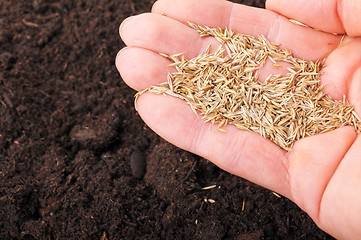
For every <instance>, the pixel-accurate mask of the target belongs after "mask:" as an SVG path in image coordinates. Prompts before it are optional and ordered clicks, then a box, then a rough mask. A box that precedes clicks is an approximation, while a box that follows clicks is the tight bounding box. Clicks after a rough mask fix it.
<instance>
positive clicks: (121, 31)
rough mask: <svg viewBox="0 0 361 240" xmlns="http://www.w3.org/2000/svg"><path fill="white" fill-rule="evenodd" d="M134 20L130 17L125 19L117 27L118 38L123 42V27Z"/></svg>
mask: <svg viewBox="0 0 361 240" xmlns="http://www.w3.org/2000/svg"><path fill="white" fill-rule="evenodd" d="M132 18H134V16H130V17H127V18H126V19H124V20H123V22H121V24H120V25H119V36H120V38H121V39H122V40H123V41H124V31H123V30H124V26H125V25H127V23H128V22H129V21H130V20H131V19H132Z"/></svg>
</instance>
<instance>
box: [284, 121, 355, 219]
mask: <svg viewBox="0 0 361 240" xmlns="http://www.w3.org/2000/svg"><path fill="white" fill-rule="evenodd" d="M355 138H356V133H355V130H354V128H353V127H343V128H339V129H336V130H335V131H331V132H328V133H324V134H320V135H316V136H312V137H308V138H304V139H301V140H299V141H297V142H296V143H295V145H294V147H293V148H292V150H291V151H290V152H289V154H288V158H286V161H285V166H286V167H287V169H288V173H289V181H290V185H291V194H292V199H293V201H295V202H296V203H297V204H298V205H299V206H300V207H301V208H302V209H303V210H305V211H306V212H307V213H308V214H309V215H310V216H311V217H312V219H313V220H314V221H316V223H318V222H319V221H318V220H319V219H318V216H319V207H320V202H321V199H322V196H323V193H324V191H325V189H326V187H327V184H328V183H329V181H330V179H331V177H332V175H333V174H334V172H335V171H336V169H337V166H338V165H339V163H340V162H341V160H342V158H343V156H344V155H345V154H346V152H347V150H348V149H349V148H350V146H351V145H352V143H353V142H354V140H355Z"/></svg>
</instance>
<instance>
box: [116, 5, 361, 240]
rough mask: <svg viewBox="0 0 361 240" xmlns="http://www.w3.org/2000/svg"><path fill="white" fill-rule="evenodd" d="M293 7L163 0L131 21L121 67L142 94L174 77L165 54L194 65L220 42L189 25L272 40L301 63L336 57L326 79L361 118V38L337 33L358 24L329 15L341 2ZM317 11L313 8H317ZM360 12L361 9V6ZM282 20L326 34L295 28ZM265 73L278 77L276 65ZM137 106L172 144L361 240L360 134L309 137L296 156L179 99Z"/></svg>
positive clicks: (142, 100)
mask: <svg viewBox="0 0 361 240" xmlns="http://www.w3.org/2000/svg"><path fill="white" fill-rule="evenodd" d="M292 2H293V3H287V0H277V1H276V0H274V1H271V0H270V1H268V2H267V4H268V7H269V8H271V9H273V10H275V11H278V12H279V13H276V12H273V11H269V10H264V9H256V8H251V7H246V6H243V5H238V4H232V3H230V2H226V1H222V0H198V1H193V0H179V1H176V2H175V1H171V0H159V1H158V2H156V4H155V5H154V7H153V9H152V13H147V14H142V15H139V16H135V17H132V18H129V19H127V20H126V21H124V22H123V24H122V26H121V28H120V33H121V36H122V39H123V41H124V42H125V43H126V44H127V46H128V47H126V48H124V49H122V50H121V51H120V52H119V54H118V56H117V60H116V64H117V67H118V69H119V71H120V73H121V75H122V78H123V80H124V81H125V82H126V83H127V84H128V85H129V86H130V87H132V88H134V89H135V90H138V91H139V90H143V89H145V88H147V87H149V86H151V85H156V84H159V83H161V82H164V81H166V79H167V78H166V77H167V73H168V72H169V71H173V70H174V69H172V68H171V67H168V65H169V63H170V61H169V60H168V59H165V58H163V57H162V56H160V55H159V54H158V53H160V52H161V53H166V54H175V53H181V52H182V53H184V54H185V56H186V57H188V58H192V57H195V56H197V55H198V54H199V53H201V52H203V51H204V50H205V49H206V48H207V46H208V45H209V44H212V45H217V44H218V42H217V41H216V40H215V39H213V38H210V37H206V38H201V37H200V36H199V35H198V33H197V32H195V31H194V30H193V29H191V28H190V27H188V25H187V21H190V22H194V23H196V24H199V25H207V26H209V27H222V28H226V27H227V28H230V29H232V30H233V31H235V32H238V33H243V34H250V35H260V34H262V35H265V36H266V37H267V38H269V39H270V40H271V41H275V42H279V43H281V44H282V45H281V47H282V48H286V49H290V50H292V52H293V54H294V56H295V57H298V58H303V59H306V60H320V59H323V58H326V62H325V67H324V69H323V70H322V72H323V75H322V77H321V82H322V83H323V84H326V86H325V88H324V91H325V92H326V93H327V94H329V95H330V96H331V97H333V98H335V99H342V98H343V96H344V95H345V96H346V97H347V99H348V100H349V102H350V103H351V104H353V105H354V106H355V111H356V113H357V114H358V115H360V116H361V38H359V37H349V36H346V37H344V38H343V37H342V35H335V34H332V33H339V34H344V33H346V34H348V35H359V36H361V29H356V27H355V28H353V27H352V19H351V20H349V19H346V20H347V21H348V22H346V23H347V24H345V22H343V23H344V24H341V23H340V19H338V18H337V17H336V14H335V16H333V15H332V14H330V16H328V15H327V14H326V13H325V12H327V11H322V10H331V9H333V7H334V6H333V5H334V2H335V1H329V3H330V6H325V5H324V6H322V4H321V5H320V4H318V3H317V2H316V3H314V1H309V3H305V1H292ZM298 2H300V3H298ZM319 2H324V1H319ZM331 2H333V3H332V4H333V5H332V4H331ZM345 2H347V1H345ZM308 4H312V10H310V9H311V8H308ZM318 7H319V8H318ZM321 7H322V8H321ZM353 9H354V10H355V9H356V10H357V11H358V9H360V10H361V4H360V6H359V8H357V6H356V7H354V8H353ZM302 10H303V11H302ZM318 12H319V14H317V13H318ZM331 12H332V11H331ZM333 12H335V11H333ZM280 13H282V14H284V15H286V16H287V17H290V18H294V19H296V20H300V21H303V22H305V23H307V24H308V25H310V26H312V27H314V28H317V29H321V30H323V31H319V30H314V29H313V28H308V27H304V26H300V25H297V24H294V23H292V22H290V21H289V20H288V18H286V17H284V16H282V15H280ZM356 16H357V15H356ZM338 17H340V16H338ZM341 17H342V15H341ZM341 20H345V19H341ZM346 20H345V21H346ZM350 22H351V23H350ZM350 25H351V26H350ZM358 31H359V32H358ZM328 32H330V33H328ZM341 42H342V43H341ZM340 43H341V44H340ZM265 71H268V72H267V73H272V72H271V71H272V69H271V68H268V69H267V70H265ZM137 109H138V111H139V114H140V116H141V117H142V118H143V120H144V121H145V122H146V123H147V124H148V125H149V126H150V127H151V128H152V129H153V130H154V131H155V132H157V133H158V134H159V135H160V136H162V137H163V138H164V139H166V140H168V141H169V142H171V143H173V144H175V145H177V146H178V147H181V148H183V149H186V150H188V151H190V152H193V153H196V154H198V155H200V156H203V157H205V158H207V159H209V160H210V161H212V162H213V163H215V164H216V165H218V166H219V167H221V168H223V169H224V170H226V171H229V172H231V173H233V174H235V175H238V176H241V177H244V178H246V179H248V180H250V181H253V182H255V183H257V184H260V185H262V186H264V187H267V188H269V189H271V190H273V191H276V192H278V193H280V194H282V195H284V196H286V197H288V198H289V199H291V200H292V201H294V202H295V203H296V204H298V205H299V206H300V207H301V208H302V209H303V210H305V211H306V212H307V213H308V214H309V215H310V216H311V217H312V219H313V220H314V221H315V222H316V224H318V225H319V226H320V227H321V228H322V229H323V230H325V231H327V232H328V233H330V234H331V235H333V236H335V237H337V238H352V237H355V236H361V228H360V227H359V226H361V201H359V199H360V198H361V187H360V183H361V158H360V154H361V137H360V135H357V134H356V133H355V130H354V129H353V128H352V127H342V128H339V129H337V130H334V131H332V132H329V133H325V134H320V135H316V136H313V137H308V138H304V139H301V140H299V141H297V142H296V143H295V145H294V147H293V148H292V150H291V151H290V152H286V151H284V150H283V149H281V148H280V147H278V146H276V145H275V144H274V143H272V142H271V141H269V140H267V139H265V138H262V137H260V136H258V135H257V134H255V133H253V132H249V131H241V130H238V129H236V128H235V127H234V126H227V127H226V128H225V129H226V132H221V131H219V130H218V128H217V126H213V125H212V124H210V123H205V122H204V120H202V119H201V118H199V117H197V116H196V115H194V113H193V111H192V110H191V109H190V108H189V106H188V105H187V104H186V103H185V102H183V101H181V100H179V99H177V98H173V97H169V96H167V97H165V96H162V95H155V94H151V93H145V94H143V95H141V96H140V97H139V99H138V101H137Z"/></svg>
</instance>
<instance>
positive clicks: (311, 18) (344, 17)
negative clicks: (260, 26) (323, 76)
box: [266, 0, 361, 37]
mask: <svg viewBox="0 0 361 240" xmlns="http://www.w3.org/2000/svg"><path fill="white" fill-rule="evenodd" d="M266 8H267V9H269V10H272V11H275V12H278V13H279V14H281V15H284V16H286V17H288V18H291V19H295V20H297V21H300V22H302V23H304V24H306V25H308V26H310V27H312V28H315V29H319V30H321V31H324V32H329V33H337V34H347V35H348V36H353V37H355V36H361V24H359V15H360V13H361V1H354V0H326V1H324V0H314V1H304V0H293V1H288V0H267V2H266Z"/></svg>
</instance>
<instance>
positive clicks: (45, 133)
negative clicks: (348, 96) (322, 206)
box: [0, 0, 332, 240]
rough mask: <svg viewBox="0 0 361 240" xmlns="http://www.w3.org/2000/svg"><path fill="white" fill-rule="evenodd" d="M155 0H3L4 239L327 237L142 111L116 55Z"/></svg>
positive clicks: (0, 165)
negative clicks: (170, 137) (151, 124)
mask: <svg viewBox="0 0 361 240" xmlns="http://www.w3.org/2000/svg"><path fill="white" fill-rule="evenodd" d="M241 2H243V3H247V4H250V5H252V4H253V5H255V6H259V7H262V6H264V2H263V1H252V0H249V1H241ZM151 4H152V1H151V0H120V1H115V0H102V1H98V0H78V1H74V0H47V1H45V0H27V1H11V0H1V1H0V239H88V240H90V239H98V240H99V239H102V240H105V239H332V238H331V237H330V236H328V235H327V234H325V233H324V232H322V231H321V230H319V229H318V228H317V227H316V226H315V224H314V223H313V222H312V221H311V220H310V219H309V217H308V216H307V215H306V214H305V213H304V212H302V211H301V210H300V209H299V208H298V207H297V206H295V205H294V204H293V203H291V202H290V201H288V200H287V199H285V198H277V197H276V196H275V195H273V194H272V192H270V191H268V190H266V189H263V188H261V187H258V186H256V185H254V184H252V183H249V182H248V181H245V180H243V179H241V178H238V177H235V176H232V175H230V174H228V173H226V172H224V171H222V170H220V169H219V168H217V167H216V166H214V165H213V164H211V163H209V162H207V161H206V160H204V159H202V158H200V157H198V156H195V155H193V154H190V153H188V152H185V151H183V150H180V149H177V148H176V147H174V146H172V145H170V144H169V143H166V142H164V141H163V140H162V139H160V138H159V137H158V136H157V135H155V134H154V133H153V132H152V131H151V130H150V129H149V128H148V127H147V126H146V125H145V124H144V123H143V122H142V121H141V119H140V118H139V116H138V115H137V113H136V111H135V110H134V106H133V95H134V91H133V90H131V89H129V88H128V87H127V86H126V85H125V84H124V83H123V82H122V81H121V79H120V77H119V75H118V73H117V71H116V69H115V66H114V58H115V55H116V53H117V51H118V50H119V49H120V48H122V47H123V46H124V44H123V43H122V42H121V40H120V39H119V37H118V26H119V24H120V22H121V21H122V20H123V19H124V18H126V17H127V16H130V15H134V14H138V13H141V12H145V11H149V10H150V8H151ZM145 164H146V168H145ZM213 184H216V185H217V187H216V188H213V189H210V190H202V188H203V187H206V186H209V185H213ZM204 199H214V200H215V203H211V202H209V201H205V200H204ZM243 204H244V205H243Z"/></svg>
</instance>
